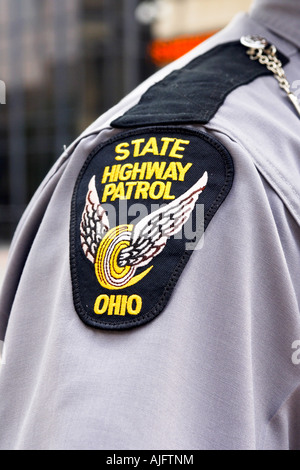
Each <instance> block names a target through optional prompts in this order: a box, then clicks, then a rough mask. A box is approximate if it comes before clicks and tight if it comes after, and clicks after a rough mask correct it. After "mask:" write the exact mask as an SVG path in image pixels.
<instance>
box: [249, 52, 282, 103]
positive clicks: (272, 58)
mask: <svg viewBox="0 0 300 470" xmlns="http://www.w3.org/2000/svg"><path fill="white" fill-rule="evenodd" d="M276 53H277V49H276V47H275V46H274V45H271V46H270V47H269V48H268V49H252V48H250V49H249V50H248V51H247V54H248V55H249V56H250V59H251V60H258V61H259V63H261V64H262V65H265V66H266V67H267V69H268V70H270V71H271V72H272V73H273V74H274V76H275V78H276V79H277V81H278V83H279V86H280V88H282V89H283V90H284V91H285V92H286V93H288V94H289V93H291V87H290V84H289V82H288V80H287V78H286V76H285V72H284V70H283V68H282V62H281V61H280V60H279V59H278V57H277V55H276Z"/></svg>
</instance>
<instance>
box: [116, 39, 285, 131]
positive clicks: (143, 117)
mask: <svg viewBox="0 0 300 470" xmlns="http://www.w3.org/2000/svg"><path fill="white" fill-rule="evenodd" d="M278 57H279V58H280V60H281V61H282V63H283V65H285V64H286V63H287V62H288V59H287V57H285V56H283V55H282V54H280V53H278ZM271 73H272V72H270V71H269V70H268V69H267V68H266V67H264V66H263V65H261V64H260V63H259V62H258V61H253V60H250V58H249V56H248V55H247V54H246V48H245V46H243V45H242V44H240V42H239V41H234V42H228V43H225V44H221V45H219V46H216V47H214V48H213V49H211V50H210V51H208V52H206V53H205V54H203V55H201V56H199V57H197V58H196V59H194V60H192V61H191V62H190V63H188V64H187V65H186V66H185V67H183V68H181V69H179V70H175V71H173V72H172V73H170V74H169V75H168V76H167V77H166V78H164V79H163V80H161V81H160V82H158V83H156V84H155V85H153V86H152V87H150V88H149V89H148V90H147V91H146V93H145V94H144V95H143V96H142V97H141V99H140V101H139V103H138V104H137V105H136V106H134V107H133V108H131V109H130V110H129V111H127V112H126V113H125V114H124V115H123V116H121V117H119V118H117V119H115V120H114V121H113V122H112V123H111V125H112V126H113V127H120V128H129V127H135V126H148V125H153V124H170V123H178V124H188V123H201V124H206V123H208V122H209V121H210V120H211V118H212V117H213V116H214V115H215V113H216V112H217V110H218V109H219V107H220V106H221V105H222V104H223V102H224V100H225V98H226V96H227V95H228V94H229V93H230V92H232V91H233V90H234V89H235V88H237V87H239V86H241V85H246V84H247V83H249V82H252V81H253V80H254V79H255V78H257V77H260V76H263V75H268V74H271Z"/></svg>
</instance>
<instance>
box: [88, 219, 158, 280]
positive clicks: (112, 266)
mask: <svg viewBox="0 0 300 470" xmlns="http://www.w3.org/2000/svg"><path fill="white" fill-rule="evenodd" d="M132 229H133V225H127V224H124V225H118V226H117V227H114V228H113V229H111V230H109V232H107V234H106V235H105V236H104V238H103V239H102V241H101V243H100V245H99V248H98V251H97V255H96V261H95V272H96V276H97V279H98V282H99V283H100V284H101V286H102V287H104V288H106V289H124V288H125V287H129V286H133V285H134V284H136V283H137V282H139V281H140V280H141V279H143V277H144V276H146V275H147V274H148V272H149V271H150V270H151V269H152V267H153V266H150V268H148V269H146V270H145V271H143V272H142V273H141V274H138V275H137V276H134V274H135V272H136V269H137V268H136V267H134V266H124V267H121V266H119V264H118V257H119V254H120V252H121V251H122V250H123V248H126V247H128V246H129V245H130V240H131V232H132Z"/></svg>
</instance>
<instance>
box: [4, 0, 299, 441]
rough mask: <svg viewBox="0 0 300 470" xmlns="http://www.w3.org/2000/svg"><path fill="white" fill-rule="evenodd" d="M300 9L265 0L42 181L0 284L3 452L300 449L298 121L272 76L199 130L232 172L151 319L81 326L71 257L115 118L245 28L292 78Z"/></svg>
mask: <svg viewBox="0 0 300 470" xmlns="http://www.w3.org/2000/svg"><path fill="white" fill-rule="evenodd" d="M278 3H279V4H282V6H281V8H282V11H281V13H280V14H278V11H277V9H276V8H275V7H276V5H277V4H278ZM283 6H284V7H283ZM299 19H300V1H298V0H297V1H296V2H295V1H291V0H290V1H288V2H278V1H264V2H258V3H257V5H256V6H255V7H254V9H253V10H252V12H251V13H250V15H247V14H245V15H244V14H242V15H238V16H237V17H236V18H235V19H234V20H233V21H232V23H231V24H230V25H229V26H228V27H227V28H225V29H224V30H223V31H222V32H220V33H219V34H217V35H215V36H214V37H213V38H211V39H210V40H208V41H207V42H205V43H204V44H202V45H200V46H199V47H198V48H196V49H194V50H193V51H191V52H190V53H189V54H187V55H186V56H184V57H183V58H181V59H179V60H178V61H176V62H175V63H173V64H171V65H170V66H168V67H166V68H165V69H163V70H161V71H160V72H158V73H157V74H156V75H155V76H154V77H151V78H150V79H149V80H147V81H146V82H145V83H143V84H142V85H141V86H139V87H138V88H137V89H136V90H135V91H133V92H132V93H131V94H130V95H128V96H127V97H125V98H124V100H123V101H121V103H119V104H118V105H117V106H116V107H114V108H113V109H111V110H110V111H108V112H107V113H106V114H104V116H102V117H100V118H99V119H98V120H97V121H96V122H95V123H93V124H92V125H91V127H90V128H89V129H87V130H86V131H85V132H84V133H83V134H82V135H81V136H80V137H79V138H78V139H77V140H76V142H74V143H73V144H72V145H71V146H70V147H69V148H68V149H67V150H66V152H65V153H64V154H63V155H62V156H61V157H60V159H59V160H58V161H57V163H56V165H55V166H54V167H53V169H52V170H51V172H50V173H49V174H48V176H47V177H46V179H45V181H44V182H43V183H42V184H41V186H40V188H39V189H38V191H37V193H36V195H35V196H34V197H33V199H32V201H31V203H30V205H29V206H28V208H27V210H26V212H25V214H24V216H23V218H22V220H21V222H20V224H19V227H18V229H17V231H16V234H15V237H14V240H13V243H12V246H11V253H10V261H9V266H8V270H7V275H6V280H5V283H4V286H3V290H2V294H1V307H0V308H1V310H0V313H1V323H0V327H1V338H0V339H1V340H5V363H4V364H3V365H2V367H1V374H0V423H1V430H0V448H1V449H169V450H171V449H300V385H299V384H300V364H299V362H300V360H299V359H300V353H298V351H299V344H300V316H299V300H300V288H299V279H300V276H299V266H300V229H299V223H300V190H299V181H300V175H299V173H300V162H299V155H300V132H299V131H300V120H299V116H297V114H296V113H295V110H294V109H293V107H292V106H291V104H290V103H289V101H288V99H287V97H286V95H285V93H284V92H283V91H282V90H280V88H279V87H278V83H277V81H276V80H275V78H274V77H273V76H271V75H270V76H266V77H260V78H258V79H256V80H254V81H253V82H252V83H250V84H247V85H245V86H241V87H239V88H237V89H236V90H235V91H233V92H232V93H231V94H230V95H229V96H228V97H227V98H226V100H225V103H224V104H223V105H222V106H221V108H220V109H219V110H218V112H217V113H216V115H215V116H214V117H213V119H211V120H210V122H209V123H208V124H207V125H205V126H200V125H194V126H193V127H194V128H195V129H200V130H202V131H204V132H206V133H208V134H209V135H211V136H213V137H215V138H216V139H218V140H219V141H220V142H221V143H222V144H223V145H224V146H225V147H226V148H227V150H228V151H229V153H230V154H231V156H232V158H233V161H234V166H235V177H234V183H233V186H232V189H231V191H230V193H229V195H228V197H227V198H226V200H225V202H224V203H223V205H222V206H221V208H220V209H219V210H218V212H217V213H216V215H215V216H214V218H213V220H212V221H211V223H210V225H209V227H208V228H207V231H206V232H205V236H204V243H203V246H202V248H201V249H199V250H195V251H194V252H193V254H192V256H191V258H190V260H189V262H188V264H187V266H186V268H185V270H184V271H183V273H182V275H181V276H180V278H179V281H178V283H177V285H176V287H175V289H174V292H173V294H172V296H171V298H170V300H169V302H168V304H167V306H166V307H165V309H164V311H163V312H162V313H161V314H160V315H159V316H158V317H157V318H155V319H154V320H153V321H151V322H149V323H147V324H145V325H143V326H140V327H138V328H133V329H130V330H124V331H105V330H99V329H94V328H91V327H89V326H86V325H85V324H84V323H83V322H82V321H81V320H80V318H79V317H78V315H77V314H76V312H75V309H74V304H73V298H72V286H71V274H70V262H69V224H70V204H71V198H72V193H73V190H74V185H75V181H76V178H77V176H78V174H79V172H80V169H81V167H82V165H83V164H84V162H85V160H86V158H87V156H88V155H89V153H90V152H91V151H92V150H93V149H94V148H95V147H96V146H97V145H98V144H99V143H101V142H105V141H106V140H107V139H108V138H109V137H111V136H112V135H115V134H117V133H118V132H119V131H118V130H117V129H111V127H110V123H111V121H112V120H113V119H114V118H116V117H118V116H120V115H122V114H123V113H124V112H125V111H126V110H127V109H129V108H131V107H132V106H133V105H135V104H136V103H137V102H138V100H139V98H140V96H141V94H143V93H144V92H145V91H146V90H147V89H148V88H149V86H151V85H152V84H153V83H155V82H157V81H158V80H160V79H162V78H163V77H164V76H166V75H167V74H168V73H169V72H170V71H172V70H174V69H176V68H180V67H182V66H183V65H185V64H187V63H188V62H189V61H190V60H192V59H193V58H194V57H197V56H198V55H199V54H203V53H204V52H205V51H207V50H209V49H211V48H212V47H213V46H215V45H216V44H221V43H223V42H227V41H231V40H236V39H238V40H239V38H240V37H241V36H242V35H245V34H260V35H262V36H264V37H266V38H267V39H268V40H269V41H270V42H272V43H274V44H275V45H276V47H277V48H278V49H279V50H280V51H281V52H282V53H283V54H285V55H286V56H287V57H289V59H290V61H289V63H288V64H287V65H286V67H285V71H286V74H287V76H288V78H289V81H290V82H291V83H295V81H296V80H297V79H299V70H300V54H299V46H300V29H299V28H298V24H299Z"/></svg>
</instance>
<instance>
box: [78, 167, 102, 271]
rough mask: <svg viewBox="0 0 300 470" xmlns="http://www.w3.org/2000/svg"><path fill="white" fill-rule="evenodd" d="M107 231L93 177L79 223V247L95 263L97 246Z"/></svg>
mask: <svg viewBox="0 0 300 470" xmlns="http://www.w3.org/2000/svg"><path fill="white" fill-rule="evenodd" d="M108 230H109V220H108V217H107V214H106V212H105V210H104V209H103V207H102V206H101V204H100V201H99V196H98V193H97V189H96V184H95V176H93V177H92V178H91V180H90V182H89V187H88V192H87V195H86V200H85V207H84V210H83V213H82V217H81V223H80V240H81V247H82V250H83V252H84V254H85V256H86V257H87V258H88V259H89V260H90V261H91V262H92V263H95V258H96V254H97V250H98V247H99V244H100V242H101V240H102V238H103V237H104V235H105V234H106V232H107V231H108Z"/></svg>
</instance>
